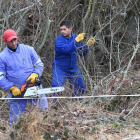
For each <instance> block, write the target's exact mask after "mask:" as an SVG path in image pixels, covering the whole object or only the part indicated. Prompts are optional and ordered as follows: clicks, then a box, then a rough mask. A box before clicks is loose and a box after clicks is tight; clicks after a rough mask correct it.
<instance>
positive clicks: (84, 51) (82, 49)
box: [77, 41, 91, 56]
mask: <svg viewBox="0 0 140 140" xmlns="http://www.w3.org/2000/svg"><path fill="white" fill-rule="evenodd" d="M78 47H79V48H78ZM78 47H77V52H78V54H79V55H80V56H86V54H87V53H88V52H89V50H90V49H91V47H88V46H84V45H83V43H82V41H80V42H79V46H78Z"/></svg>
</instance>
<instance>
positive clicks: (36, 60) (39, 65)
mask: <svg viewBox="0 0 140 140" xmlns="http://www.w3.org/2000/svg"><path fill="white" fill-rule="evenodd" d="M30 48H31V59H32V63H33V66H34V70H33V72H32V73H37V74H38V75H39V77H40V76H41V75H42V72H43V69H44V64H43V62H42V61H41V59H40V57H39V56H38V55H37V53H36V51H35V50H34V48H33V47H30Z"/></svg>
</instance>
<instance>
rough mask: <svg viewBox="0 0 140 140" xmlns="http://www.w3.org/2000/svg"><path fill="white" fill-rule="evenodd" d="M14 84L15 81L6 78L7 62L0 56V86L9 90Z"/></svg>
mask: <svg viewBox="0 0 140 140" xmlns="http://www.w3.org/2000/svg"><path fill="white" fill-rule="evenodd" d="M12 86H14V83H13V82H10V81H8V79H7V78H6V70H5V64H4V62H3V60H2V59H1V58H0V87H1V88H2V89H5V90H7V91H9V89H10V88H11V87H12Z"/></svg>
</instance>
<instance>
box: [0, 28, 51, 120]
mask: <svg viewBox="0 0 140 140" xmlns="http://www.w3.org/2000/svg"><path fill="white" fill-rule="evenodd" d="M2 40H3V41H4V42H5V43H6V48H5V49H4V50H3V51H2V52H1V53H0V87H1V88H2V89H5V90H7V91H8V93H9V96H8V97H9V98H12V99H10V100H9V101H8V104H9V108H10V113H9V118H10V123H13V122H16V120H17V118H18V116H19V115H20V114H22V113H23V112H24V111H25V108H26V104H27V101H29V102H30V103H31V105H32V106H34V105H38V106H39V108H40V109H46V108H47V107H48V102H47V98H46V96H45V95H41V97H40V98H39V99H16V98H17V97H18V98H21V90H20V89H21V87H22V85H24V84H26V82H27V81H29V80H31V83H35V79H36V78H38V77H40V76H41V75H42V72H43V68H44V65H43V63H42V61H41V59H40V57H39V56H38V55H37V53H36V52H35V50H34V48H33V47H30V46H27V45H23V44H19V43H18V42H17V40H18V37H17V34H16V32H15V31H14V30H11V29H8V30H6V31H5V32H4V34H3V39H2ZM15 97H16V98H15ZM14 98H15V99H14Z"/></svg>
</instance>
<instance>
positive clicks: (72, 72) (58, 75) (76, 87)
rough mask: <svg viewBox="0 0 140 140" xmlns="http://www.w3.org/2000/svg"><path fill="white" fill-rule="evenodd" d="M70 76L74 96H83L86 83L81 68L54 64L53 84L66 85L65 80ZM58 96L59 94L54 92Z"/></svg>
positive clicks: (54, 85) (55, 85)
mask: <svg viewBox="0 0 140 140" xmlns="http://www.w3.org/2000/svg"><path fill="white" fill-rule="evenodd" d="M66 78H68V80H69V83H70V88H71V89H72V96H81V95H83V94H84V91H85V85H84V82H83V78H82V75H81V72H80V70H79V68H78V67H77V66H76V67H75V68H74V69H66V68H63V67H61V66H58V65H55V64H53V82H52V86H53V87H57V86H60V87H61V86H64V83H65V80H66ZM53 96H57V94H53Z"/></svg>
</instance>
